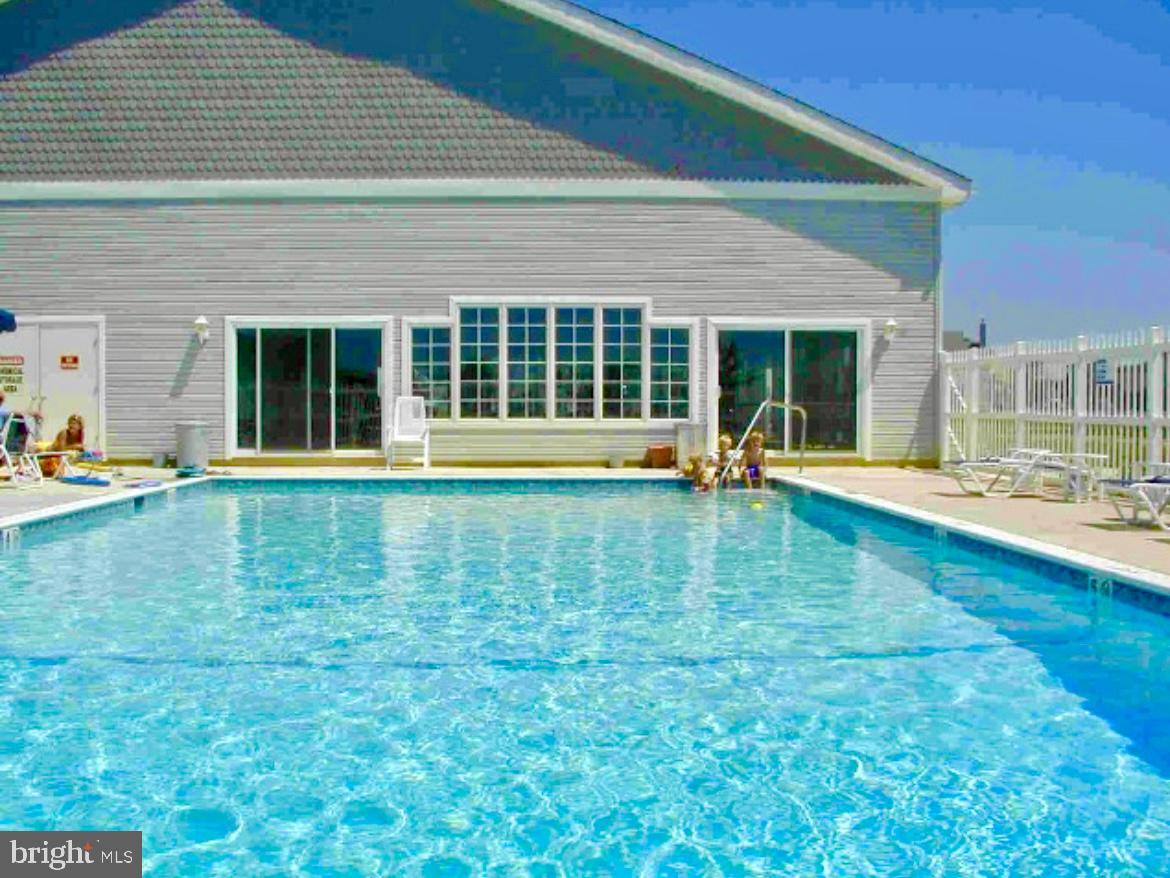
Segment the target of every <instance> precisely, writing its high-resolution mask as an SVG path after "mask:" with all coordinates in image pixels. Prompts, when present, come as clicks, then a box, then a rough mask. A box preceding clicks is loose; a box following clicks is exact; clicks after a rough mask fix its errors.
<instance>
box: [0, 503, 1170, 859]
mask: <svg viewBox="0 0 1170 878" xmlns="http://www.w3.org/2000/svg"><path fill="white" fill-rule="evenodd" d="M180 494H181V496H179V497H177V498H174V499H173V500H171V501H169V502H163V501H161V500H160V501H158V502H157V503H153V504H148V506H147V508H145V509H143V510H141V511H139V512H130V511H128V510H124V511H122V512H119V513H111V514H108V515H106V516H104V517H101V518H100V519H93V518H91V519H79V520H76V521H65V522H62V523H59V524H54V525H51V526H47V527H43V528H38V529H33V530H30V531H28V532H27V533H26V534H25V535H24V536H23V538H22V541H21V543H20V544H19V546H17V547H16V548H13V549H11V550H9V551H7V552H5V553H4V554H0V566H2V569H3V577H2V581H3V584H2V586H0V828H4V829H35V830H52V829H79V828H101V829H111V830H112V829H140V830H142V831H143V840H144V855H145V866H146V872H147V874H149V875H157V876H194V875H199V876H217V875H223V876H233V878H247V876H262V875H272V876H277V875H280V876H285V875H313V876H348V875H354V876H356V875H362V876H367V875H427V876H430V875H492V876H496V875H499V876H504V875H508V876H513V875H541V876H543V875H646V876H652V875H662V876H666V875H670V876H675V875H719V874H722V875H728V876H731V875H736V876H738V875H793V876H797V875H799V876H805V875H818V876H849V878H852V876H865V875H896V876H989V875H1005V876H1006V875H1010V876H1045V878H1051V876H1074V875H1078V876H1079V875H1100V876H1110V878H1117V876H1149V875H1159V874H1168V873H1170V695H1168V692H1170V686H1168V681H1170V620H1168V619H1167V618H1165V617H1163V616H1160V615H1157V614H1155V613H1153V612H1151V611H1149V610H1147V609H1142V608H1139V607H1137V606H1133V605H1131V604H1128V603H1126V602H1124V601H1122V600H1119V599H1118V598H1117V597H1116V596H1113V597H1110V596H1109V595H1108V594H1107V593H1106V594H1103V593H1099V592H1095V591H1091V590H1085V589H1080V588H1076V587H1074V586H1073V585H1071V584H1069V583H1067V582H1057V581H1053V580H1052V579H1049V578H1045V577H1044V576H1043V575H1042V574H1041V573H1040V572H1037V571H1036V570H1034V569H1030V568H1026V567H1023V566H1019V565H1015V564H1009V563H1007V562H1004V561H995V560H989V559H988V558H986V557H983V556H980V555H976V554H973V553H971V552H970V551H968V550H965V549H963V548H962V547H959V546H956V545H954V544H951V545H948V544H947V543H946V542H940V541H937V540H934V539H926V538H922V537H919V536H916V535H915V534H913V533H908V532H907V531H906V530H905V529H902V528H899V527H897V526H895V525H893V524H890V523H888V522H884V521H881V520H876V519H874V518H873V517H872V516H865V517H863V516H861V515H858V514H856V513H854V512H851V511H849V510H848V509H845V508H842V507H841V506H839V505H835V504H830V503H827V502H825V501H823V500H819V499H817V498H815V497H804V496H790V495H788V494H785V493H782V492H777V493H773V494H769V495H767V496H766V497H765V498H764V500H763V505H762V507H760V508H753V502H755V503H756V506H757V507H758V506H759V503H758V502H756V501H758V500H759V497H758V496H757V497H755V498H751V497H748V496H745V495H743V494H738V495H723V496H719V497H709V496H708V497H696V496H692V495H691V494H689V493H688V492H686V491H682V490H676V489H675V488H674V487H672V486H653V485H639V484H631V485H624V484H623V485H618V484H613V485H581V484H552V483H492V484H488V483H479V484H476V483H470V482H468V483H452V484H442V483H426V484H414V485H410V484H403V483H396V484H392V485H385V484H383V485H359V484H352V483H351V484H328V485H310V486H306V485H293V484H269V485H256V484H238V485H224V484H219V485H215V486H209V487H205V488H194V489H191V490H188V491H184V492H180Z"/></svg>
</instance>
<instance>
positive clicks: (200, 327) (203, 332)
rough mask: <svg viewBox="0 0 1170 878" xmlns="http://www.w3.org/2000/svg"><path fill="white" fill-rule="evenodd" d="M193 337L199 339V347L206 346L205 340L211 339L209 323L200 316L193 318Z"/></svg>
mask: <svg viewBox="0 0 1170 878" xmlns="http://www.w3.org/2000/svg"><path fill="white" fill-rule="evenodd" d="M195 337H196V338H197V339H199V344H200V346H202V345H205V344H207V339H209V338H210V337H211V323H210V322H209V321H208V320H207V318H206V317H204V316H203V315H202V314H200V315H199V316H198V317H196V318H195Z"/></svg>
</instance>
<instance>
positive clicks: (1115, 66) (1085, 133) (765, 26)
mask: <svg viewBox="0 0 1170 878" xmlns="http://www.w3.org/2000/svg"><path fill="white" fill-rule="evenodd" d="M578 2H580V3H582V5H584V6H586V7H588V8H590V9H593V10H594V11H596V12H600V13H601V14H603V15H607V16H609V17H611V18H615V19H617V20H618V21H621V22H623V23H625V24H629V25H633V26H634V27H637V28H639V29H640V30H643V31H645V32H647V33H649V34H652V35H654V36H656V37H659V38H660V39H664V40H666V41H667V42H670V43H673V44H675V45H677V46H680V47H682V48H685V49H688V50H690V51H692V52H696V53H698V54H700V55H703V56H704V57H706V58H709V59H711V60H713V61H716V62H718V63H720V64H723V65H725V66H727V67H730V68H732V69H734V70H736V71H738V72H739V73H742V74H745V75H747V76H750V77H751V78H753V79H755V80H757V81H759V82H761V83H763V84H765V85H768V86H771V87H772V88H776V89H779V90H780V91H783V92H785V93H787V94H791V95H792V96H794V97H796V98H799V99H800V100H802V101H805V102H806V103H810V104H812V105H813V106H815V107H818V108H819V109H822V110H825V111H826V112H829V113H832V114H833V115H836V116H839V117H841V118H843V119H845V120H847V121H849V122H852V123H854V124H856V125H859V126H860V127H862V128H865V129H867V130H869V131H872V132H873V133H875V134H878V135H880V136H882V137H884V138H886V139H887V140H892V141H894V142H895V143H898V144H900V145H902V146H905V147H908V148H910V149H912V150H914V151H916V152H920V153H922V154H923V155H925V156H927V157H928V158H931V159H934V160H935V161H938V162H941V163H942V164H944V165H947V166H948V167H951V168H953V169H954V170H956V171H959V172H960V173H962V174H964V175H966V176H968V177H970V178H972V179H973V180H974V185H975V195H974V196H973V197H972V198H971V200H970V201H969V202H968V203H967V204H965V205H964V206H962V207H960V208H957V209H955V210H953V211H950V212H948V214H947V215H946V217H945V219H944V221H943V227H944V251H943V252H944V260H945V262H944V283H945V295H944V308H945V311H944V314H945V323H946V326H947V327H948V328H955V329H966V330H967V331H968V332H969V333H974V330H975V326H976V324H977V323H978V320H979V317H980V316H981V315H982V316H986V318H987V321H988V325H989V332H990V336H991V340H992V341H993V342H1005V341H1011V340H1014V339H1016V338H1041V337H1048V338H1051V337H1066V336H1074V335H1077V334H1078V333H1082V332H1098V331H1106V330H1112V329H1131V328H1138V327H1142V326H1149V325H1153V324H1159V325H1166V324H1170V0H1165V2H1155V0H1053V2H1045V3H1044V4H1043V8H1039V7H1038V6H1036V5H1032V6H1025V5H1020V4H1012V3H1006V2H991V3H989V2H983V3H980V4H974V3H964V2H947V3H925V2H899V3H862V2H849V0H836V2H822V0H805V2H787V0H785V2H781V0H768V2H755V3H745V2H730V0H655V2H650V0H626V2H613V0H578Z"/></svg>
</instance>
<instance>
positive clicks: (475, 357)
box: [459, 308, 500, 418]
mask: <svg viewBox="0 0 1170 878" xmlns="http://www.w3.org/2000/svg"><path fill="white" fill-rule="evenodd" d="M459 414H460V416H461V417H464V418H498V417H499V416H500V309H499V308H461V309H460V310H459Z"/></svg>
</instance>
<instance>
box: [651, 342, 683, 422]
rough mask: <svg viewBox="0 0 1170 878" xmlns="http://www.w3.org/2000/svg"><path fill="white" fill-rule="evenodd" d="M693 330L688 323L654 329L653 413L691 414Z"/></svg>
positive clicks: (657, 415)
mask: <svg viewBox="0 0 1170 878" xmlns="http://www.w3.org/2000/svg"><path fill="white" fill-rule="evenodd" d="M690 398H691V332H690V330H689V329H687V328H686V327H651V329H650V417H652V418H689V417H690V415H691V405H690Z"/></svg>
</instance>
